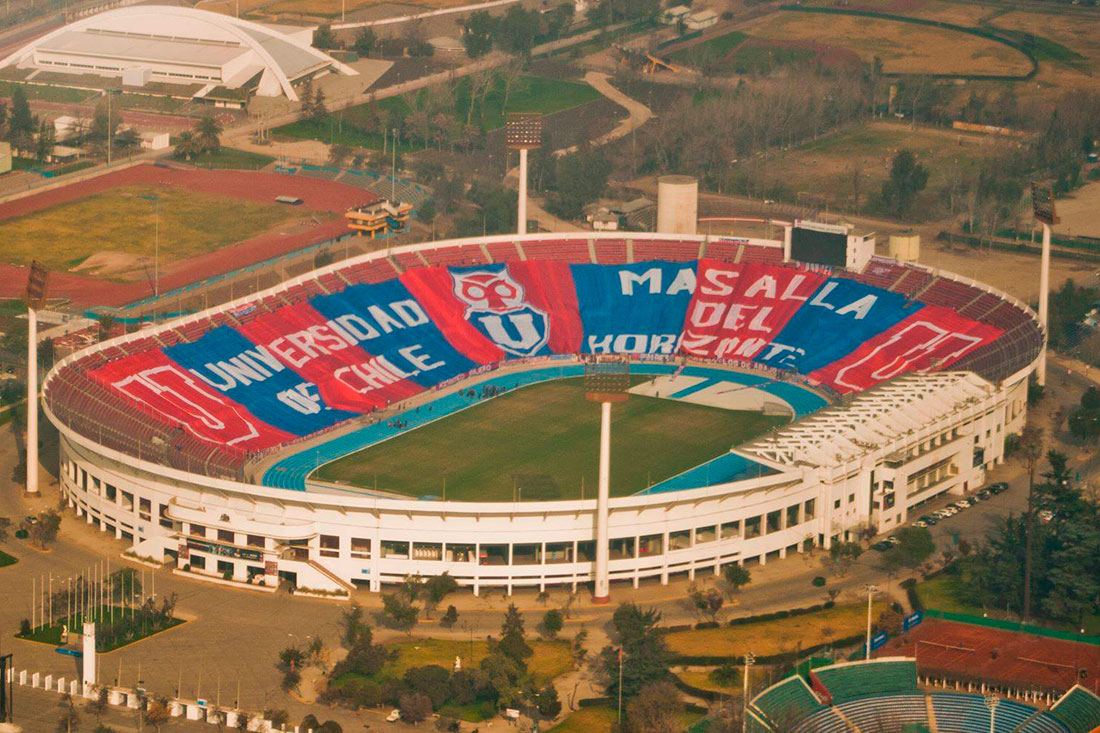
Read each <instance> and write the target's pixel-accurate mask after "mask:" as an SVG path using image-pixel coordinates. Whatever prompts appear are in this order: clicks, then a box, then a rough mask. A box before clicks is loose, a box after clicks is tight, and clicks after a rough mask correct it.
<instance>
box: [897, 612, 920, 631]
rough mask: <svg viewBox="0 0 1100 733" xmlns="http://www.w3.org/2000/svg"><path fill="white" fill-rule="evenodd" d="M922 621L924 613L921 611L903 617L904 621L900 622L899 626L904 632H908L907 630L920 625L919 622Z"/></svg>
mask: <svg viewBox="0 0 1100 733" xmlns="http://www.w3.org/2000/svg"><path fill="white" fill-rule="evenodd" d="M923 620H924V613H923V612H922V611H913V612H912V613H911V614H909V615H908V616H906V617H905V620H904V621H902V624H901V626H902V629H903V630H904V631H908V630H909V629H911V628H913V627H914V626H918V625H920V622H921V621H923Z"/></svg>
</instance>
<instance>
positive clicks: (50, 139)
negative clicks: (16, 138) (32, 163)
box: [34, 121, 56, 163]
mask: <svg viewBox="0 0 1100 733" xmlns="http://www.w3.org/2000/svg"><path fill="white" fill-rule="evenodd" d="M54 143H56V138H55V134H54V127H53V124H52V123H50V122H46V121H42V122H41V123H39V125H38V137H37V138H35V146H34V159H35V160H37V161H38V162H39V163H41V162H43V161H44V160H46V159H47V158H48V157H50V155H51V154H52V153H53V146H54Z"/></svg>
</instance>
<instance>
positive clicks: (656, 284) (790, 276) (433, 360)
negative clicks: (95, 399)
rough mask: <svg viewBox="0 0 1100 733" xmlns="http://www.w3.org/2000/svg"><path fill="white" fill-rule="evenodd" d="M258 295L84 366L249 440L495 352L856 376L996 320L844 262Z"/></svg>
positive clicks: (839, 385) (263, 442) (577, 269)
mask: <svg viewBox="0 0 1100 733" xmlns="http://www.w3.org/2000/svg"><path fill="white" fill-rule="evenodd" d="M254 310H255V308H254V307H251V308H250V309H248V310H241V309H238V310H237V311H235V314H236V316H237V317H238V318H239V319H241V320H242V321H243V322H242V323H241V324H240V325H239V326H237V327H236V328H232V327H229V326H220V327H218V328H215V329H213V330H211V331H209V332H207V333H206V334H204V335H203V336H202V337H201V338H199V339H198V340H197V341H194V342H191V343H180V344H176V345H174V346H171V347H166V348H164V349H161V350H157V349H153V350H149V351H147V352H143V353H140V354H134V355H130V356H126V357H123V358H121V359H118V360H115V361H112V362H110V363H108V364H106V365H104V366H101V367H99V368H96V369H94V370H91V371H90V372H89V376H90V377H91V378H92V379H93V380H95V381H96V382H97V383H99V384H101V385H103V386H105V387H107V388H108V389H110V390H112V391H114V392H115V393H117V394H120V395H122V396H124V397H125V398H127V399H128V400H130V401H132V402H133V403H135V404H137V405H140V406H141V408H142V409H144V410H146V411H148V412H149V413H150V414H152V415H155V416H157V417H158V418H159V419H161V420H163V421H164V422H166V423H168V424H171V425H178V426H180V427H182V428H184V429H186V430H188V431H190V432H191V433H192V434H193V435H195V436H198V437H200V438H202V439H204V440H209V441H211V442H213V443H217V444H221V445H226V446H233V447H238V448H242V449H245V450H261V449H264V448H268V447H271V446H275V445H279V444H281V443H284V442H286V441H288V440H291V439H293V438H294V437H296V436H304V435H309V434H312V433H315V432H317V431H319V430H323V429H325V428H327V427H330V426H332V425H334V424H337V423H340V422H343V421H345V420H348V419H349V418H352V417H355V416H357V415H360V414H363V413H366V412H369V411H372V410H375V409H379V408H385V407H387V406H389V405H393V404H396V403H400V402H402V401H404V400H406V399H408V398H409V397H411V396H413V395H416V394H418V393H420V392H422V391H423V390H425V389H431V388H433V387H435V386H437V385H440V384H444V383H449V382H452V381H453V380H455V379H456V378H461V377H462V376H463V375H465V374H468V373H470V372H473V371H475V370H476V369H478V368H479V367H482V366H485V365H489V364H494V363H498V362H503V361H507V360H509V359H522V358H529V357H540V356H551V355H568V354H607V353H615V354H664V355H669V356H673V355H677V354H682V355H686V356H692V357H698V358H703V359H719V360H735V361H736V360H740V361H755V362H758V363H760V364H765V365H768V366H772V367H776V368H780V369H791V370H795V371H798V372H799V373H802V374H807V375H809V378H810V379H811V380H812V381H816V382H818V383H821V384H826V385H828V386H830V387H832V388H833V389H835V390H837V391H839V392H854V391H860V390H864V389H867V388H869V387H872V386H874V385H875V384H878V383H880V382H883V381H886V380H889V379H892V378H894V377H896V376H899V375H901V374H904V373H906V372H912V371H919V372H927V371H935V370H939V369H945V368H948V367H950V366H951V365H952V364H954V363H955V362H957V361H958V360H959V359H962V358H963V357H965V356H966V355H968V354H970V353H972V352H974V351H975V350H977V349H979V348H981V347H983V346H985V345H987V344H989V343H991V342H992V341H994V340H995V339H997V338H998V337H999V336H1000V335H1001V333H1002V332H1001V330H1000V329H997V328H995V327H993V326H990V325H988V324H983V323H980V322H978V321H974V320H971V319H968V318H965V317H963V316H961V315H959V314H958V313H957V312H955V311H953V310H951V309H950V308H945V307H941V306H926V305H924V304H922V303H920V302H917V301H910V300H908V299H907V298H906V297H905V296H903V295H900V294H898V293H893V292H890V291H888V290H884V289H881V288H877V287H873V286H870V285H866V284H864V283H861V282H858V281H856V280H853V279H849V278H836V277H827V276H826V275H824V274H822V273H820V272H815V271H813V270H809V269H805V268H802V267H798V266H792V265H773V264H764V263H746V264H738V263H730V262H723V261H720V260H711V259H704V260H701V261H699V262H666V261H659V260H658V261H647V262H641V263H633V264H626V265H593V264H568V263H565V262H558V261H549V260H530V261H528V260H522V261H514V262H509V263H507V264H490V265H482V266H477V267H453V268H447V267H422V268H412V269H410V270H407V271H406V272H405V273H403V274H402V275H401V276H400V278H396V279H392V280H388V281H385V282H381V283H375V284H358V285H350V286H348V287H346V288H344V289H343V290H340V291H338V292H335V293H331V294H326V295H318V296H314V297H312V298H310V299H309V300H308V301H304V302H299V303H295V304H292V305H286V306H284V307H280V308H278V309H277V310H275V311H272V312H269V313H262V314H259V315H257V314H256V313H254V312H253V311H254Z"/></svg>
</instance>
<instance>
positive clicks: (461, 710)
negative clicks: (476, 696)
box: [439, 700, 497, 723]
mask: <svg viewBox="0 0 1100 733" xmlns="http://www.w3.org/2000/svg"><path fill="white" fill-rule="evenodd" d="M439 714H440V715H442V716H445V717H447V718H455V719H457V720H465V721H466V722H467V723H480V722H481V721H483V720H489V719H490V718H493V717H496V714H497V706H496V705H495V704H493V703H492V702H491V701H489V700H482V701H481V702H475V703H471V704H470V705H451V704H447V705H444V706H443V707H441V708H440V709H439Z"/></svg>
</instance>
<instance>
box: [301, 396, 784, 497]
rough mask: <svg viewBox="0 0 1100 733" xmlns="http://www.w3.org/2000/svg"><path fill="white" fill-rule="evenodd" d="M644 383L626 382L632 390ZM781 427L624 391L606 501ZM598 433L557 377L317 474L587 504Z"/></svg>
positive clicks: (595, 413)
mask: <svg viewBox="0 0 1100 733" xmlns="http://www.w3.org/2000/svg"><path fill="white" fill-rule="evenodd" d="M648 380H649V378H648V377H642V376H638V375H635V376H634V377H632V381H633V382H634V383H635V384H640V383H643V382H646V381H648ZM472 389H473V388H472ZM475 394H476V393H475ZM420 409H426V407H422V408H420ZM786 421H787V419H786V418H781V417H773V416H765V415H762V414H761V413H759V412H749V411H745V410H728V409H723V408H720V407H711V406H707V405H700V404H692V403H689V402H683V401H679V400H672V399H666V398H658V397H648V396H642V395H632V396H631V397H630V398H629V399H628V400H627V401H626V402H625V403H622V404H616V405H615V406H614V408H613V409H612V430H611V456H612V460H611V493H612V496H628V495H630V494H634V493H637V492H639V491H642V490H644V489H646V488H648V487H649V486H652V485H653V484H656V483H659V482H661V481H664V480H665V479H668V478H671V477H672V476H675V475H677V474H679V473H682V472H683V471H686V470H688V469H689V468H692V467H694V466H697V465H699V464H701V463H704V462H705V461H707V460H710V459H712V458H714V457H716V456H719V455H721V454H723V453H725V452H727V451H728V450H729V449H730V448H731V447H732V446H734V445H737V444H739V443H742V442H744V441H746V440H749V439H750V438H753V437H755V436H757V435H760V434H761V433H764V432H767V431H768V430H769V429H771V428H773V427H775V426H777V425H780V424H782V423H784V422H786ZM599 432H600V410H599V406H598V405H596V404H593V403H591V402H587V401H585V398H584V384H583V380H582V379H559V380H555V381H552V382H544V383H541V384H534V385H531V386H527V387H523V388H521V389H518V390H515V391H513V392H508V393H506V394H503V395H500V396H498V397H494V398H491V399H486V400H485V401H484V402H482V403H480V404H477V405H475V406H473V407H470V408H468V409H465V410H463V411H461V412H458V413H456V414H454V415H451V416H450V417H448V418H446V419H443V420H437V421H435V422H431V423H429V424H427V425H424V426H423V427H420V428H417V429H415V430H410V431H409V432H408V433H405V434H403V435H400V436H398V437H396V438H391V439H390V440H387V441H384V442H383V443H379V444H377V445H374V446H371V447H369V448H366V449H364V450H361V451H358V452H356V453H353V454H351V455H348V456H345V457H344V458H341V459H339V460H336V461H333V462H332V463H329V464H326V465H324V466H322V467H321V469H320V470H319V471H318V473H317V477H318V478H320V479H322V480H325V481H333V482H343V483H347V484H351V485H354V486H359V487H362V488H369V489H381V490H384V491H388V492H393V493H398V494H404V495H407V496H417V497H423V496H442V495H443V493H444V491H445V492H446V497H447V499H449V500H459V501H513V500H524V501H546V500H555V499H577V498H581V496H582V492H583V493H584V495H585V496H588V497H589V498H591V497H593V496H595V490H596V478H597V469H598V458H599V456H598V453H597V450H596V448H597V446H598V445H599ZM444 482H445V483H446V487H445V488H444Z"/></svg>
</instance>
